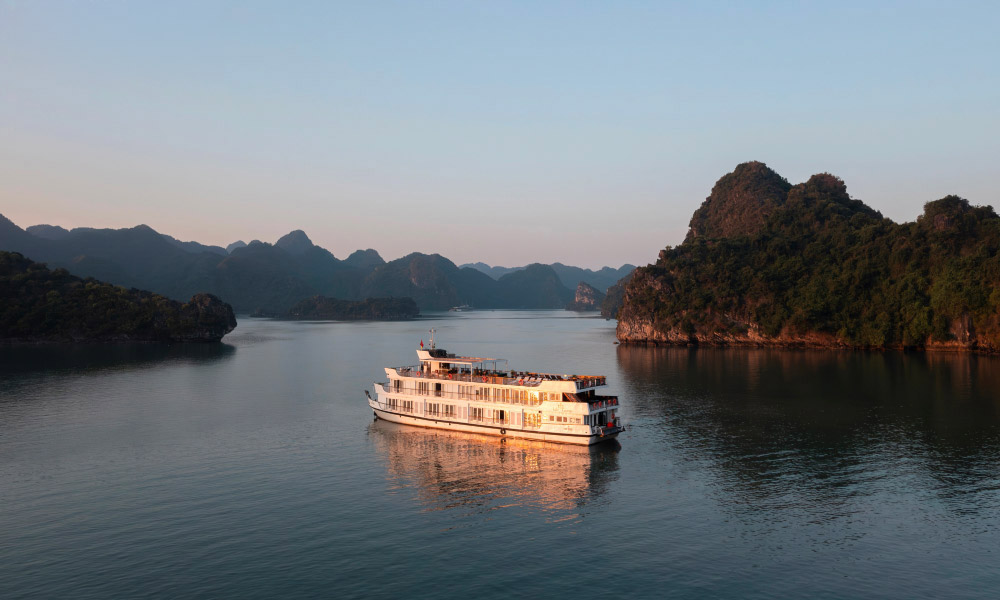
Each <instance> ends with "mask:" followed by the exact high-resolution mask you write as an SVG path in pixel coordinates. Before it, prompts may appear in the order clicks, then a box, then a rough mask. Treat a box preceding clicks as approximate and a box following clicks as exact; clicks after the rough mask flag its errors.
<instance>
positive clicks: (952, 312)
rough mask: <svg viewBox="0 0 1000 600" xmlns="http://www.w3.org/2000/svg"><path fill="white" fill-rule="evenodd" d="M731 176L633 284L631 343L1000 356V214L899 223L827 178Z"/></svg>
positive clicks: (964, 206) (936, 214)
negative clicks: (788, 180)
mask: <svg viewBox="0 0 1000 600" xmlns="http://www.w3.org/2000/svg"><path fill="white" fill-rule="evenodd" d="M782 182H784V179H782V178H780V176H777V174H774V173H773V171H770V169H767V168H766V167H765V166H764V165H763V164H762V163H746V164H744V165H740V166H739V167H737V169H736V171H734V172H733V173H730V174H729V175H726V176H724V177H723V178H722V179H720V181H719V183H718V184H716V186H715V188H714V189H713V192H712V196H710V197H709V199H708V200H706V202H705V204H703V205H702V207H701V208H699V209H698V212H696V214H695V217H694V218H692V221H691V223H692V224H691V231H690V232H689V234H688V237H687V239H686V240H685V241H684V243H683V244H681V245H680V246H677V247H675V248H666V249H665V250H663V251H661V252H660V255H659V258H658V260H657V262H656V263H655V264H652V265H649V266H647V267H642V268H639V269H637V270H636V273H635V275H634V277H633V279H632V280H631V281H630V282H629V283H628V284H627V285H626V286H625V290H624V296H623V300H622V306H621V309H620V312H619V313H618V328H617V335H618V339H619V340H620V341H622V342H632V343H635V342H639V343H657V344H711V345H753V346H801V347H821V348H869V349H884V348H916V349H946V350H964V351H980V352H998V351H1000V291H998V290H1000V217H998V216H997V214H996V213H995V212H994V211H993V209H992V208H991V207H974V206H971V205H970V204H969V202H968V201H967V200H964V199H962V198H959V197H957V196H949V197H946V198H943V199H941V200H937V201H934V202H928V203H927V204H926V205H925V207H924V214H923V215H922V216H921V217H919V218H918V219H917V221H916V222H913V223H903V224H896V223H893V222H892V221H890V220H889V219H885V218H883V217H882V215H881V214H879V213H878V212H877V211H875V210H873V209H871V208H870V207H868V206H866V205H865V204H864V203H863V202H861V201H859V200H856V199H852V198H851V197H850V196H849V195H848V193H847V188H846V186H845V185H844V182H843V181H842V180H840V179H839V178H837V177H835V176H833V175H830V174H827V173H822V174H819V175H814V176H812V177H811V178H810V179H809V180H808V181H806V182H805V183H801V184H798V185H795V186H791V187H788V189H787V190H785V185H784V183H782Z"/></svg>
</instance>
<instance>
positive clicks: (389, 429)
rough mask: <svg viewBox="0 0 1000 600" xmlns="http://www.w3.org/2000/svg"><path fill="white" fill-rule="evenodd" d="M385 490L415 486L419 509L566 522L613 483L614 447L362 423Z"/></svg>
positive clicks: (614, 468)
mask: <svg viewBox="0 0 1000 600" xmlns="http://www.w3.org/2000/svg"><path fill="white" fill-rule="evenodd" d="M369 437H370V438H371V439H372V440H373V442H374V446H375V450H376V452H377V454H378V456H379V457H380V458H381V459H383V460H384V461H385V465H386V470H387V472H388V477H389V479H390V480H391V482H392V483H393V486H392V487H391V492H398V491H401V490H404V489H407V488H415V489H416V492H417V497H418V500H419V501H420V502H421V503H422V504H423V505H424V507H425V510H448V509H460V510H466V511H468V512H483V511H488V510H494V509H497V508H510V507H526V508H534V509H537V510H541V511H552V512H553V513H558V518H573V517H575V516H577V514H576V513H577V512H578V511H580V509H581V508H582V507H584V506H585V505H586V504H588V503H592V502H595V501H599V499H600V498H601V496H602V495H603V494H604V493H605V492H606V491H607V489H608V488H609V486H611V485H613V484H614V482H615V481H616V480H617V478H618V450H619V449H620V447H621V446H620V445H619V444H618V443H617V442H612V443H610V444H600V445H597V446H591V447H586V446H571V445H564V444H552V443H547V442H536V441H531V440H518V439H498V438H495V437H487V436H480V435H476V434H468V433H459V432H452V431H439V430H429V429H420V428H415V427H409V426H406V425H398V424H396V423H389V422H387V421H376V422H374V423H372V424H371V425H370V426H369Z"/></svg>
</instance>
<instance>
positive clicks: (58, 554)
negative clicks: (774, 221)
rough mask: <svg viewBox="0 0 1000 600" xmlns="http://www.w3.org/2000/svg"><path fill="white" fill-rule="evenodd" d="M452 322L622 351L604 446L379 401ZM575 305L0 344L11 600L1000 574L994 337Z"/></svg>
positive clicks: (449, 337)
mask: <svg viewBox="0 0 1000 600" xmlns="http://www.w3.org/2000/svg"><path fill="white" fill-rule="evenodd" d="M431 327H434V328H436V329H437V335H436V338H437V342H438V346H439V347H444V348H447V349H448V350H449V351H451V352H457V353H461V354H467V355H475V356H499V357H503V358H507V359H509V360H510V366H511V367H513V368H515V369H519V370H537V371H546V372H554V373H567V374H576V373H578V374H598V375H601V374H603V375H607V376H608V385H609V392H610V393H616V394H618V395H619V397H620V401H621V410H620V414H621V416H622V420H623V422H625V423H627V424H628V427H629V428H628V430H627V431H626V432H625V433H624V434H622V435H621V436H620V438H619V443H618V444H610V445H608V444H605V445H603V446H601V447H597V448H593V449H587V448H577V447H571V446H563V445H557V444H546V443H537V442H524V441H517V440H507V441H506V442H501V441H499V440H497V439H494V438H487V437H480V436H475V435H466V434H456V433H449V432H436V431H433V430H427V429H416V428H409V427H404V426H398V425H392V424H388V423H385V422H375V421H374V420H373V418H372V413H371V411H370V410H369V408H368V407H367V404H366V401H365V396H364V390H365V389H369V390H370V389H371V383H372V382H373V381H383V380H385V374H384V372H383V367H385V366H402V365H409V364H414V363H415V362H416V355H415V352H414V351H415V349H416V347H417V344H418V343H419V341H420V340H421V339H422V340H423V341H424V342H425V343H427V342H428V341H429V333H428V330H429V329H430V328H431ZM614 342H615V339H614V321H605V320H602V319H600V318H599V317H596V316H594V315H593V314H584V315H576V314H573V313H568V312H562V311H492V312H486V311H473V312H468V313H449V314H431V315H429V316H428V317H426V318H424V319H421V320H418V321H411V322H401V323H310V322H282V321H270V320H262V319H250V318H246V317H244V318H242V319H240V324H239V327H238V328H237V329H236V331H234V332H233V333H232V334H230V335H229V336H227V337H226V338H225V339H224V341H223V343H222V344H217V345H170V346H157V345H110V346H72V347H51V346H42V347H7V348H0V598H7V599H10V598H135V597H159V598H178V597H182V598H274V597H283V598H296V597H304V598H305V597H309V598H313V597H320V598H325V597H337V598H479V599H485V598H509V597H512V596H515V595H516V596H525V597H548V598H581V597H587V596H590V595H605V594H609V595H611V594H613V595H621V596H622V597H631V598H659V597H666V596H670V597H674V598H789V597H811V598H876V597H877V598H940V597H949V598H995V597H996V595H997V592H998V590H1000V360H998V359H997V358H991V357H982V356H970V355H959V354H954V355H953V354H908V353H864V352H829V351H795V350H760V349H712V348H700V349H689V348H646V347H632V346H618V345H616V344H615V343H614Z"/></svg>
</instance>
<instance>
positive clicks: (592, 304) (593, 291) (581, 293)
mask: <svg viewBox="0 0 1000 600" xmlns="http://www.w3.org/2000/svg"><path fill="white" fill-rule="evenodd" d="M602 302H604V294H602V293H601V292H600V291H598V289H597V288H595V287H594V286H592V285H590V284H589V283H586V282H583V281H581V282H580V283H579V284H577V286H576V295H575V296H574V297H573V301H572V302H570V303H569V304H568V305H566V310H575V311H584V310H598V309H600V308H601V303H602Z"/></svg>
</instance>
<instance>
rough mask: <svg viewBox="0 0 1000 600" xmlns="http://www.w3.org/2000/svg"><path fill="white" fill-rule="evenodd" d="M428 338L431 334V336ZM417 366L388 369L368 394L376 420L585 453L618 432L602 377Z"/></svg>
mask: <svg viewBox="0 0 1000 600" xmlns="http://www.w3.org/2000/svg"><path fill="white" fill-rule="evenodd" d="M432 333H433V330H432ZM417 357H418V358H419V359H420V364H419V365H418V366H414V367H386V368H385V374H386V376H387V377H388V380H387V381H385V382H382V383H380V382H374V387H375V396H374V397H372V395H371V394H369V393H368V392H367V391H366V392H365V394H366V395H367V396H368V405H369V406H370V407H371V409H372V410H373V411H374V412H375V417H376V418H379V419H383V420H386V421H390V422H393V423H401V424H403V425H413V426H416V427H430V428H433V429H447V430H450V431H461V432H465V433H478V434H483V435H492V436H497V437H512V438H521V439H526V440H539V441H544V442H558V443H562V444H575V445H580V446H590V445H593V444H599V443H601V442H608V441H611V440H614V439H615V438H616V437H618V434H619V433H620V432H621V431H623V429H622V426H621V421H620V420H619V418H618V416H617V414H616V413H617V409H618V397H617V396H605V395H600V394H598V393H597V391H598V389H599V388H602V387H604V385H605V384H606V379H605V377H604V376H600V375H559V374H552V373H534V372H526V371H512V370H509V369H506V368H504V369H497V362H498V361H501V362H505V361H504V360H503V359H496V358H482V357H474V356H457V355H455V354H448V353H447V352H446V351H445V350H443V349H437V348H435V347H434V342H433V338H431V347H430V349H425V348H424V347H423V342H421V347H420V349H419V350H417Z"/></svg>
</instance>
